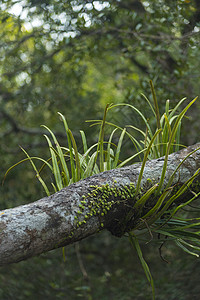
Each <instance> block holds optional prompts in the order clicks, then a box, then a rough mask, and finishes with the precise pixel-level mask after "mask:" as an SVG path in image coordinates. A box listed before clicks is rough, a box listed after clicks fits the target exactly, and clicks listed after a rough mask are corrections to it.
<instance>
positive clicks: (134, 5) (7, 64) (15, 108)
mask: <svg viewBox="0 0 200 300" xmlns="http://www.w3.org/2000/svg"><path fill="white" fill-rule="evenodd" d="M0 57H1V65H0V79H1V80H0V140H1V147H0V165H1V175H0V180H1V181H2V179H3V176H4V173H5V171H6V170H7V169H8V168H9V167H10V166H11V165H13V164H14V163H16V162H17V161H19V160H20V159H23V158H24V154H23V153H22V151H21V150H20V148H19V147H18V145H20V146H22V147H23V148H25V149H26V150H28V152H29V153H30V154H31V155H32V156H33V155H36V154H37V156H40V157H44V156H45V154H46V153H47V151H48V150H47V144H46V142H45V139H44V138H43V136H42V135H43V133H44V130H43V129H42V128H40V125H41V124H45V125H47V126H49V127H51V129H52V130H54V132H56V133H57V135H56V136H57V137H59V139H60V140H62V143H63V144H64V141H65V139H66V137H65V135H64V134H63V132H62V124H61V122H58V121H57V111H60V112H62V114H63V115H65V117H66V119H67V120H68V123H69V126H70V128H71V129H72V130H73V134H74V135H75V136H76V140H77V139H79V138H80V135H79V134H78V130H79V129H83V130H84V131H85V132H86V134H87V136H89V137H90V139H91V142H94V141H96V140H97V138H98V137H97V131H96V128H95V127H92V128H90V127H89V126H88V124H87V123H85V120H87V119H98V118H101V117H102V111H103V107H104V106H105V104H106V103H108V102H112V103H119V102H126V103H130V104H133V105H135V106H137V107H138V108H139V109H140V110H141V111H143V112H144V114H145V117H146V118H148V116H149V114H150V111H149V109H147V107H146V103H145V102H144V100H143V98H142V97H141V96H140V93H141V92H143V93H144V94H145V95H146V96H147V97H150V98H151V96H150V88H149V84H148V81H149V79H152V80H153V82H154V85H155V88H156V92H157V98H158V102H159V106H160V107H162V104H163V111H161V114H162V113H163V112H164V109H165V107H164V103H165V101H166V99H168V98H169V99H170V101H171V102H172V103H173V106H174V104H175V103H177V102H178V101H179V100H180V99H181V98H182V97H187V98H188V99H189V100H191V99H192V98H194V97H195V96H197V95H199V94H200V93H199V91H200V87H199V78H200V74H199V73H200V72H199V64H200V7H199V2H198V0H177V1H172V0H170V1H166V0H152V1H142V0H141V1H139V0H123V1H122V0H112V1H111V0H107V1H92V0H90V1H89V0H88V1H82V0H73V1H72V0H71V1H63V0H61V1H57V0H45V1H38V0H26V1H21V0H16V1H12V0H2V1H1V4H0ZM110 118H111V119H112V121H113V123H118V125H120V126H122V127H123V126H124V125H125V124H128V123H132V124H136V125H138V124H140V123H139V119H138V116H137V115H136V114H135V115H134V114H133V113H131V114H130V113H129V112H128V110H127V109H126V108H123V109H122V108H120V109H119V111H118V112H115V113H113V114H112V115H111V116H110ZM190 119H191V120H190V130H188V121H187V120H185V130H184V131H183V136H182V143H186V144H192V143H194V142H197V141H198V135H199V104H198V101H197V102H196V103H195V105H194V107H193V108H192V110H191V111H190ZM141 126H142V125H141ZM143 130H144V128H143ZM125 146H126V145H125ZM125 149H126V150H125V151H127V153H128V155H130V154H132V152H131V151H132V150H131V149H129V145H128V144H127V146H126V147H125ZM47 176H49V175H47ZM33 177H34V174H33V172H32V169H31V166H28V165H26V166H25V165H22V166H19V167H18V168H16V169H15V172H12V173H10V175H9V177H8V178H7V179H6V182H5V184H4V186H3V187H2V186H1V193H0V208H6V207H13V206H16V205H20V204H23V203H28V202H31V201H34V200H36V199H39V198H41V197H42V196H44V193H43V191H42V188H41V187H40V185H39V183H38V184H37V183H36V181H35V180H34V179H33ZM106 241H108V242H106ZM106 243H108V244H107V246H106V247H105V244H106ZM125 245H126V247H129V245H128V243H125ZM91 247H92V251H91V252H92V254H91V253H90V251H89V250H90V249H91ZM82 248H83V253H84V254H83V255H84V259H85V260H86V262H87V267H88V269H87V271H88V275H89V276H90V277H91V278H92V279H91V280H92V292H90V285H89V283H88V282H85V281H84V282H83V278H82V274H81V272H80V271H79V264H78V262H77V258H76V257H77V255H76V253H75V250H73V249H74V248H73V247H72V248H69V249H68V250H67V251H69V253H68V257H67V263H65V264H64V263H63V262H62V257H61V254H60V251H54V252H52V253H49V254H46V255H43V256H41V258H34V259H32V260H29V261H27V262H22V263H20V264H17V265H12V266H9V267H5V268H2V269H1V272H0V299H25V298H29V299H32V298H34V299H35V297H38V298H39V299H44V297H45V298H47V299H66V297H67V296H66V295H69V296H68V298H69V299H78V298H80V299H81V298H82V299H108V298H109V299H110V298H114V299H123V300H125V299H132V298H133V297H134V296H135V298H137V299H148V297H149V296H148V295H149V294H150V293H149V291H148V290H147V291H146V289H148V286H147V285H146V281H145V279H143V273H142V270H141V274H140V271H139V270H140V269H139V267H135V266H138V265H137V262H135V260H136V258H134V257H133V254H132V252H131V250H130V249H129V248H124V240H123V239H122V240H116V239H115V238H112V237H110V236H109V235H108V234H105V235H99V236H98V237H97V238H95V237H94V238H90V239H88V241H87V240H86V241H84V242H83V246H82V245H81V251H82ZM100 249H101V251H100ZM148 249H150V250H148V251H150V252H149V253H147V254H148V255H147V257H150V258H151V259H149V261H148V263H149V264H150V265H151V264H152V265H153V266H154V263H155V271H154V272H155V273H156V272H158V274H159V275H158V276H155V275H154V274H153V276H154V278H155V283H156V286H158V285H159V284H160V286H162V288H159V293H158V299H166V298H167V299H171V300H172V299H183V300H186V299H189V296H188V294H187V292H186V291H185V292H182V290H184V289H185V290H186V287H188V289H192V290H193V294H194V295H191V297H192V298H193V299H199V294H200V290H199V289H198V285H197V281H196V279H195V278H198V276H199V273H198V270H197V268H196V267H195V263H194V265H193V269H191V270H193V272H194V273H193V277H194V280H193V283H194V284H193V285H192V284H191V286H190V285H189V284H188V283H187V280H186V279H185V278H190V276H191V274H190V272H192V271H191V270H190V269H189V265H190V264H192V262H193V261H194V259H193V258H190V257H189V260H190V261H188V262H186V259H185V256H184V261H183V260H182V261H181V260H180V255H179V253H178V252H177V253H175V254H174V250H173V251H172V250H169V252H170V251H171V252H170V253H171V254H170V255H172V253H173V262H174V263H173V266H172V267H171V266H168V265H167V266H166V265H163V264H162V265H161V263H160V262H159V261H158V259H157V258H158V254H154V249H153V250H151V248H148ZM131 255H132V256H131ZM181 255H183V254H181ZM108 257H109V258H108ZM151 262H152V263H151ZM184 264H185V267H184ZM152 265H151V268H152ZM179 265H181V266H182V270H180V267H179ZM187 266H188V267H187ZM170 267H171V269H170ZM135 270H136V271H135ZM162 272H163V273H162ZM167 272H169V273H167ZM176 272H178V279H179V280H175V279H173V274H176ZM181 272H182V273H181ZM109 274H111V275H109ZM113 274H114V275H113ZM160 274H162V275H160ZM166 274H168V275H166ZM140 275H141V276H140ZM181 276H182V277H181ZM187 276H188V277H187ZM168 278H170V279H171V282H170V283H169V281H170V280H168ZM156 281H157V282H158V283H157V282H156ZM179 281H182V284H181V283H179ZM31 282H32V283H31ZM170 284H171V285H170ZM141 291H142V292H141ZM91 295H92V297H93V298H91ZM195 297H196V298H195Z"/></svg>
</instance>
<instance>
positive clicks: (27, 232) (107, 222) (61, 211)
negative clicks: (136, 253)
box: [0, 143, 200, 265]
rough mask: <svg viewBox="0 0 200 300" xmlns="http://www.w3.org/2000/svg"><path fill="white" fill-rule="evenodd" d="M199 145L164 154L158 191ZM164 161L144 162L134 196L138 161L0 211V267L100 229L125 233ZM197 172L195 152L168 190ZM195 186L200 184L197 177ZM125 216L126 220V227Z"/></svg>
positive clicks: (199, 158)
mask: <svg viewBox="0 0 200 300" xmlns="http://www.w3.org/2000/svg"><path fill="white" fill-rule="evenodd" d="M198 147H200V143H198V144H196V145H193V146H190V147H188V148H186V149H183V150H181V151H179V152H176V153H173V154H171V155H170V156H169V158H168V165H167V171H166V175H165V180H164V184H163V189H164V188H165V187H166V185H167V183H168V180H169V178H170V176H171V174H172V173H173V172H174V171H175V170H176V168H177V166H178V165H179V164H180V162H181V161H183V159H184V158H185V157H186V156H187V155H188V154H189V153H190V152H192V151H193V150H195V149H197V148H198ZM163 163H164V158H159V159H156V160H151V161H148V162H147V163H146V166H145V169H144V173H143V177H142V181H141V185H140V186H141V190H140V193H139V194H138V195H135V187H136V185H137V180H138V176H139V172H140V169H141V163H138V164H133V165H131V166H128V167H124V168H120V169H115V170H111V171H107V172H103V173H100V174H98V175H94V176H91V177H89V178H86V179H84V180H81V181H79V182H77V183H75V184H72V185H70V186H68V187H66V188H64V189H62V190H61V191H59V192H57V193H55V194H53V195H51V196H50V197H45V198H43V199H40V200H38V201H36V202H33V203H30V204H27V205H22V206H19V207H15V208H11V209H6V210H2V211H0V265H5V264H9V263H14V262H18V261H21V260H24V259H27V258H29V257H32V256H35V255H38V254H40V253H43V252H46V251H50V250H52V249H55V248H58V247H62V246H66V245H68V244H72V243H74V242H76V241H79V240H81V239H84V238H86V237H87V236H90V235H92V234H95V233H96V232H98V231H100V230H103V229H107V230H109V231H111V232H112V234H114V235H116V236H122V235H123V234H124V233H125V232H126V231H130V230H131V229H133V228H134V225H135V224H136V223H137V221H138V220H137V218H139V216H138V217H136V215H134V213H133V205H134V203H135V202H136V198H137V200H138V198H139V197H141V196H142V195H144V193H145V192H147V190H149V188H150V187H151V186H153V185H154V184H156V183H158V182H159V180H160V177H161V173H162V167H163ZM199 168H200V150H197V151H196V152H194V153H192V154H191V155H190V156H189V157H188V158H187V159H186V160H185V161H184V162H183V164H182V165H181V167H180V168H179V169H178V171H177V172H176V174H175V176H174V178H173V182H172V184H171V186H181V185H183V184H184V183H185V182H186V181H187V180H188V179H189V178H190V177H191V176H192V175H193V174H194V173H195V172H196V171H197V170H198V169H199ZM196 182H197V184H198V183H200V179H199V176H198V177H197V179H196ZM197 184H196V186H197V190H198V189H199V191H200V188H199V186H198V185H197ZM197 190H196V191H197ZM189 193H190V189H188V190H187V191H186V193H185V194H184V198H183V197H181V199H179V201H185V199H186V197H187V196H188V195H189ZM136 196H137V197H136ZM155 201H156V199H154V201H152V199H151V201H149V202H148V205H147V206H146V209H147V210H150V209H151V208H152V207H153V206H154V205H155ZM130 213H131V220H129V223H127V224H125V223H124V220H126V217H127V215H130Z"/></svg>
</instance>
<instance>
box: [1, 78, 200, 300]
mask: <svg viewBox="0 0 200 300" xmlns="http://www.w3.org/2000/svg"><path fill="white" fill-rule="evenodd" d="M150 86H151V91H152V96H153V105H152V104H151V102H150V100H149V99H148V98H147V97H146V96H144V95H143V96H144V98H145V101H146V102H147V104H148V105H149V106H150V109H151V111H152V114H153V115H154V118H155V119H156V128H153V127H152V126H151V124H149V121H148V120H147V119H146V118H145V116H144V114H143V113H142V112H141V111H139V110H138V109H137V108H136V107H135V106H133V105H131V104H116V105H112V104H111V105H109V104H108V105H107V106H106V107H105V110H104V115H103V119H102V120H93V121H92V122H93V124H92V125H99V126H100V127H99V137H98V141H97V143H95V144H93V145H92V146H90V147H89V148H88V145H87V139H86V136H85V133H84V132H83V131H80V134H81V140H82V148H83V153H81V152H80V151H79V150H78V147H77V143H76V141H75V138H74V136H73V133H72V131H71V130H70V129H69V126H68V124H67V121H66V119H65V117H64V116H63V115H62V114H61V113H58V114H59V117H60V119H61V121H62V122H63V124H64V128H65V132H66V136H67V147H63V146H60V144H59V142H58V140H57V138H56V136H55V135H54V133H53V132H52V131H51V130H50V129H49V128H48V127H46V126H44V125H43V127H44V128H45V129H46V130H47V132H48V133H49V135H50V137H51V138H50V137H49V136H48V135H45V138H46V140H47V143H48V146H49V151H50V158H49V159H47V160H44V159H42V158H39V157H30V156H29V154H28V153H27V152H26V151H25V150H24V149H22V150H23V152H24V153H25V155H26V158H25V159H24V160H22V161H20V162H18V163H17V164H15V165H14V166H12V167H11V168H10V169H9V170H8V171H7V173H8V172H9V171H10V170H11V169H12V168H13V167H15V166H17V165H18V164H20V163H22V162H25V161H27V160H28V161H30V163H31V165H32V166H33V169H34V171H35V173H36V177H37V179H38V180H39V181H40V183H41V184H42V186H43V188H44V190H45V192H46V194H47V195H50V194H51V192H52V189H51V188H50V186H49V183H46V182H45V181H44V180H43V179H42V177H41V174H42V171H43V169H44V168H49V170H50V172H51V173H52V174H53V179H54V180H53V182H51V186H52V187H53V191H55V192H56V191H59V190H61V189H62V188H63V187H66V186H68V185H70V184H71V183H74V182H77V181H79V180H81V179H84V178H86V177H89V176H91V175H93V174H97V173H100V172H103V171H107V170H111V169H114V168H119V167H122V166H124V165H126V164H129V163H131V162H132V161H133V160H134V159H135V158H136V157H138V159H139V157H142V165H141V169H140V173H139V177H138V182H137V186H136V192H135V196H136V199H137V201H136V203H135V204H134V209H136V210H138V214H139V216H140V219H141V220H142V222H141V223H139V224H137V225H136V227H135V228H134V230H138V229H139V230H140V229H143V232H144V231H145V230H144V229H146V231H151V232H156V233H158V234H161V235H163V236H167V237H169V240H173V241H174V242H175V243H176V244H177V245H178V246H179V247H181V248H182V249H183V250H184V251H186V252H187V253H190V254H192V255H195V256H198V254H197V253H196V252H194V250H196V251H200V230H199V229H200V222H198V220H199V219H200V218H196V219H195V218H183V217H180V216H179V217H178V216H177V213H178V212H179V211H180V210H181V209H182V208H183V207H185V206H186V205H188V204H190V203H191V202H192V201H194V200H195V199H196V198H197V197H198V196H199V194H200V193H198V194H196V193H194V197H192V199H190V200H189V201H187V202H186V203H184V204H181V205H179V206H174V205H172V204H173V203H175V200H176V199H177V198H178V197H180V196H181V195H182V194H183V193H184V192H185V191H186V190H187V189H188V188H190V186H191V185H192V183H193V182H194V179H195V178H196V177H197V176H198V174H199V170H197V171H196V172H195V174H194V175H193V176H192V177H191V178H190V179H189V180H188V181H187V182H186V183H185V184H184V185H183V186H182V187H180V189H179V190H178V191H177V192H176V193H172V191H173V188H172V187H171V185H172V181H173V178H174V175H175V173H176V172H177V171H178V170H179V168H180V167H181V165H182V163H183V162H184V161H185V160H186V159H187V157H188V156H189V155H191V154H192V153H190V154H189V155H188V156H187V157H186V158H185V159H184V160H183V161H182V162H181V163H180V164H179V166H178V167H177V169H176V170H175V172H174V173H173V174H172V175H171V177H170V179H169V182H168V184H167V186H166V187H165V188H163V183H164V179H165V175H166V170H167V163H168V156H169V154H170V153H172V152H174V151H178V150H179V148H180V146H182V145H180V133H181V123H182V119H183V117H184V116H185V114H186V112H187V111H188V109H189V108H190V107H191V105H192V104H193V103H194V102H195V101H196V99H197V98H195V99H193V100H192V101H191V102H190V103H189V104H188V105H187V106H186V107H185V108H184V109H183V110H182V111H181V112H178V110H179V108H180V106H181V105H182V104H183V102H184V101H185V98H183V99H181V100H180V101H179V103H178V104H177V105H176V106H175V108H173V109H170V107H169V100H167V101H166V105H165V112H164V114H163V115H162V116H160V111H159V105H158V101H157V98H156V94H155V90H154V87H153V83H152V82H150ZM120 106H126V107H129V108H130V109H132V110H133V111H134V112H136V113H137V114H138V115H139V116H140V117H141V119H142V120H143V122H144V124H145V127H146V130H145V131H142V130H141V129H140V128H137V127H136V126H134V125H132V124H131V125H127V126H126V127H125V128H121V127H119V126H118V125H116V124H113V123H111V122H107V121H106V116H107V113H108V112H109V111H110V110H112V109H115V108H116V107H120ZM90 122H91V121H90ZM107 127H108V128H109V129H111V128H113V129H112V130H111V133H110V135H109V137H108V139H107V140H105V130H106V128H107ZM129 129H131V130H135V131H137V132H139V133H140V134H141V136H142V137H143V140H138V139H136V138H135V137H134V135H133V134H132V133H131V132H129ZM117 133H118V142H117V144H115V143H114V142H113V139H114V135H116V134H117ZM125 137H128V138H129V139H130V141H131V142H132V144H133V146H134V148H135V150H136V153H135V154H133V155H132V156H130V157H128V158H126V159H124V160H123V161H121V160H120V153H121V151H122V146H123V141H124V138H125ZM52 142H53V143H52ZM197 150H198V149H196V150H195V151H197ZM161 156H164V164H163V169H162V174H161V178H160V181H159V182H156V183H154V184H153V185H152V186H151V187H150V188H149V190H148V191H147V192H146V193H145V194H144V195H142V196H140V187H141V181H142V176H143V172H144V168H145V165H146V162H147V160H149V159H155V158H159V157H161ZM35 160H39V161H41V162H42V163H43V164H42V166H41V168H40V169H38V168H37V167H36V164H35V163H34V161H35ZM7 173H6V175H7ZM152 194H154V195H155V197H156V199H157V201H156V203H155V205H154V206H153V207H152V208H151V209H150V210H149V211H148V212H146V213H145V214H143V207H144V206H145V204H146V203H147V201H148V199H149V197H150V196H151V195H152ZM132 213H133V211H132V210H131V211H130V212H129V214H128V215H127V222H128V221H129V219H131V218H132ZM134 230H132V231H131V232H129V240H130V242H131V244H132V245H133V246H134V248H135V249H136V251H137V254H138V256H139V259H140V261H141V265H142V267H143V269H144V272H145V274H146V277H147V280H148V281H149V283H150V284H151V286H152V295H153V299H155V292H154V283H153V279H152V276H151V273H150V270H149V268H148V265H147V264H146V262H145V260H144V257H143V254H142V251H141V248H140V245H139V242H138V237H137V236H136V234H135V232H134Z"/></svg>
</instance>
